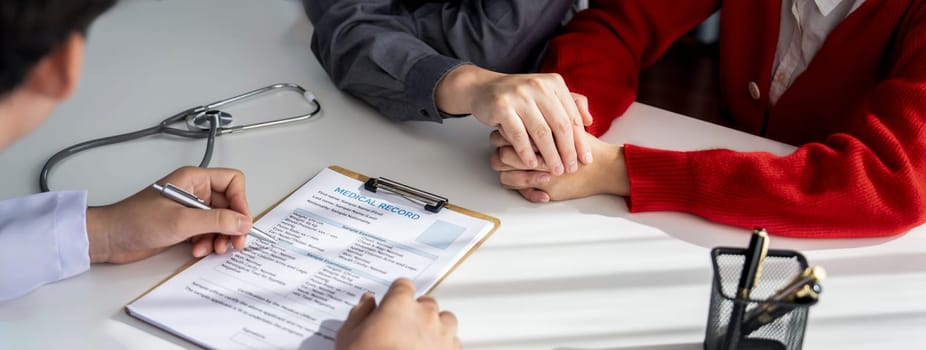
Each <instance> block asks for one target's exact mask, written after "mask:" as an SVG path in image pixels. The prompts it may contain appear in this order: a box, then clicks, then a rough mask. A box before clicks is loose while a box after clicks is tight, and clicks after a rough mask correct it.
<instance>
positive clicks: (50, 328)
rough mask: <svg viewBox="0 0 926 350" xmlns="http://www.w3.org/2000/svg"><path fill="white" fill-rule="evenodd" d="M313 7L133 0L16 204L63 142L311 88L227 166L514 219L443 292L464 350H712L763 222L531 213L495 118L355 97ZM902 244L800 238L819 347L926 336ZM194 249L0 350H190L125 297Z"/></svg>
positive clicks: (655, 126) (11, 308)
mask: <svg viewBox="0 0 926 350" xmlns="http://www.w3.org/2000/svg"><path fill="white" fill-rule="evenodd" d="M311 32H312V27H311V24H309V23H308V21H307V20H306V18H305V16H304V14H303V12H302V9H301V6H300V5H299V2H297V1H286V0H198V1H181V0H166V1H150V0H149V1H140V0H136V1H128V2H123V3H122V4H121V5H119V6H118V7H117V8H115V9H114V10H112V11H111V12H109V13H108V14H106V15H105V16H104V17H102V18H101V19H100V20H99V21H98V22H97V24H96V25H95V26H94V28H93V29H92V31H91V34H90V38H89V45H88V48H87V57H86V60H85V62H86V63H85V71H84V75H83V78H84V79H83V81H82V83H81V85H80V87H79V89H78V91H77V93H76V95H75V96H74V97H73V98H72V99H71V100H70V101H69V102H67V103H65V104H64V105H63V106H61V107H60V108H59V109H58V110H57V111H56V112H55V114H54V115H53V116H52V117H51V118H50V119H49V120H48V121H47V122H46V123H45V124H44V126H42V127H41V128H40V129H39V130H38V131H37V132H35V133H34V134H32V135H30V136H28V137H26V138H25V139H23V140H22V141H21V142H19V143H17V144H16V145H14V146H13V147H11V148H10V149H8V150H6V151H5V152H3V153H2V154H0V169H3V170H2V173H3V181H2V185H0V198H11V197H15V196H22V195H27V194H30V193H33V192H35V191H37V188H38V186H37V180H36V177H37V174H38V172H39V170H40V169H41V166H42V164H43V163H44V161H45V160H46V159H47V158H48V157H49V156H51V155H52V154H53V153H54V152H56V151H57V150H59V149H61V148H63V147H65V146H68V145H71V144H74V143H77V142H80V141H84V140H87V139H90V138H96V137H101V136H107V135H111V134H115V133H121V132H126V131H131V130H135V129H139V128H142V127H147V126H150V125H154V124H155V123H157V122H159V121H160V120H161V119H163V118H165V117H167V116H169V115H172V114H174V113H176V112H179V111H181V110H183V109H186V108H188V107H190V106H193V105H200V104H204V103H207V102H211V101H213V100H217V99H220V98H223V97H226V96H229V95H233V94H236V93H240V92H244V91H248V90H251V89H254V88H257V87H260V86H264V85H268V84H271V83H276V82H293V83H298V84H301V85H302V86H304V87H306V88H308V89H310V90H312V91H314V93H315V94H316V95H317V96H318V97H319V99H320V100H321V102H322V103H323V106H324V112H323V114H322V115H321V116H319V117H318V118H317V119H315V120H312V121H308V122H303V123H299V124H296V125H292V126H286V127H274V128H267V129H264V130H258V131H253V132H250V133H242V134H234V135H227V136H223V137H221V138H220V139H219V140H217V143H216V150H215V157H214V160H213V166H226V167H234V168H239V169H242V170H243V171H244V172H245V173H246V174H247V180H248V199H249V203H250V206H251V210H252V211H254V212H260V211H262V210H263V209H265V208H267V207H269V206H270V205H272V204H273V203H274V202H275V201H277V200H278V199H280V198H282V197H283V196H285V195H286V194H287V193H289V191H291V190H293V189H294V188H296V187H297V186H298V185H300V184H301V183H303V182H304V181H306V180H307V179H308V178H310V177H311V176H313V175H314V174H315V173H316V172H318V171H319V170H320V169H322V168H323V167H326V166H328V165H333V164H336V165H341V166H344V167H346V168H348V169H352V170H356V171H359V172H362V173H365V174H368V175H373V176H386V177H390V178H393V179H396V180H400V181H404V182H408V183H410V184H413V185H416V186H419V187H421V188H424V189H427V190H430V191H433V192H436V193H439V194H442V195H444V196H447V197H449V198H450V199H451V201H452V202H454V203H456V204H457V205H461V206H464V207H468V208H471V209H474V210H477V211H482V212H485V213H488V214H490V215H493V216H496V217H498V218H500V219H501V221H502V226H501V228H500V229H499V230H498V231H497V232H496V233H495V234H494V235H493V236H492V237H491V238H490V239H489V240H488V241H487V242H486V244H485V245H483V246H482V247H481V248H480V249H479V250H478V251H476V252H475V253H474V254H473V255H472V256H471V257H470V258H469V259H468V260H466V261H465V262H464V263H463V264H462V265H461V266H460V267H459V268H458V269H457V270H456V271H455V272H453V273H452V274H451V275H450V276H449V277H448V278H447V279H446V280H445V281H444V282H443V284H442V285H440V286H439V287H438V288H437V289H436V290H435V291H434V293H433V294H434V295H435V296H436V297H437V298H438V300H439V301H440V303H441V306H442V307H444V308H446V309H450V310H452V311H454V312H455V313H456V314H457V316H458V317H459V319H460V337H461V339H462V340H463V343H464V345H465V347H466V348H467V349H560V350H566V349H589V350H591V349H599V350H601V349H646V350H683V349H684V350H688V349H691V350H694V349H701V342H702V341H703V339H704V328H705V323H706V320H707V309H708V298H709V290H710V281H711V267H710V258H709V251H710V248H711V247H714V246H731V245H732V246H743V245H745V244H746V242H747V240H748V236H747V232H745V231H743V230H741V229H736V228H732V227H727V226H722V225H716V224H712V223H709V222H706V221H704V220H702V219H699V218H696V217H693V216H689V215H684V214H677V213H647V214H629V213H628V212H627V208H626V206H625V204H624V201H623V200H622V199H620V198H617V197H608V196H596V197H591V198H586V199H581V200H573V201H566V202H558V203H552V204H531V203H528V202H527V201H525V200H523V199H521V198H520V197H519V196H518V195H517V194H516V193H514V192H510V191H506V190H503V189H501V188H500V187H499V186H498V183H497V177H496V174H495V173H493V172H492V171H491V170H490V169H489V167H488V159H489V155H490V154H491V152H492V148H491V147H490V146H489V144H488V142H487V140H488V134H489V131H490V129H489V128H487V127H484V126H482V125H480V124H478V123H477V122H476V121H474V120H472V119H471V118H464V119H457V120H448V121H446V122H445V123H444V124H443V125H440V124H436V123H424V122H422V123H405V124H395V123H391V122H389V121H387V120H386V119H385V118H383V117H381V116H379V115H378V114H377V113H376V112H375V111H374V110H372V109H371V108H369V107H367V106H365V105H364V104H362V103H361V102H359V101H358V100H356V99H355V98H352V97H350V96H349V95H347V94H345V93H343V92H340V91H338V90H337V89H336V88H335V87H334V85H333V84H332V83H331V81H330V80H329V79H328V77H327V76H326V75H325V73H324V72H323V70H322V69H321V67H320V66H319V64H318V62H317V60H316V59H315V58H314V57H313V56H312V54H311V52H310V50H309V39H310V35H311ZM300 108H304V106H303V105H302V104H300V102H299V100H298V99H295V98H292V96H287V95H279V96H274V97H273V98H271V99H269V100H264V101H263V102H259V103H255V104H253V105H248V106H241V107H238V108H235V109H233V110H232V112H235V113H237V114H236V115H241V116H243V117H242V118H243V119H247V118H256V117H258V116H261V115H265V116H267V117H276V116H278V115H281V113H291V112H293V111H298V110H300ZM604 139H605V140H607V141H609V142H614V143H634V144H639V145H646V146H653V147H666V148H676V149H703V148H713V147H730V148H734V149H739V150H766V151H771V152H775V153H779V154H787V153H788V152H790V151H791V150H792V147H790V146H787V145H782V144H779V143H776V142H771V141H768V140H763V139H761V138H758V137H754V136H750V135H746V134H743V133H740V132H737V131H733V130H730V129H725V128H721V127H718V126H714V125H711V124H707V123H704V122H701V121H698V120H694V119H690V118H687V117H684V116H680V115H677V114H673V113H670V112H666V111H663V110H659V109H656V108H652V107H648V106H645V105H641V104H636V105H634V106H633V107H632V108H631V109H630V111H628V113H627V115H626V116H624V117H623V118H621V119H620V120H619V121H618V122H616V123H615V124H614V125H613V126H612V128H611V130H610V131H609V132H608V134H606V135H605V136H604ZM203 147H204V144H203V142H202V141H201V140H197V141H187V140H179V141H178V140H175V139H173V138H167V137H155V138H149V139H146V140H143V141H138V142H131V143H128V144H124V145H119V146H111V147H106V148H101V149H98V150H94V151H90V152H89V153H86V154H81V155H78V156H75V157H73V158H71V159H68V160H66V161H64V162H62V163H61V164H60V165H59V167H58V168H57V169H55V171H54V172H53V173H52V176H51V182H50V183H51V187H52V188H53V189H88V190H89V191H90V201H91V203H92V204H103V203H110V202H113V201H116V200H118V199H121V198H124V197H126V196H128V195H130V194H132V193H134V192H135V191H138V190H140V189H142V188H144V187H145V186H147V185H148V184H150V183H152V182H153V181H155V180H157V179H158V178H160V177H161V176H163V175H164V174H166V173H167V172H169V171H170V170H172V169H174V168H176V167H178V166H182V165H189V164H196V163H198V162H199V159H200V157H201V152H202V150H203ZM923 231H924V229H923V228H922V227H920V228H917V229H915V230H913V231H912V232H909V233H907V234H905V235H902V236H900V237H897V238H888V239H863V240H796V239H786V238H779V237H775V238H773V239H772V241H773V242H772V247H773V248H788V249H798V250H800V251H802V252H803V253H804V254H805V255H806V256H807V257H808V259H809V260H810V262H811V264H818V265H821V266H824V267H825V268H827V270H828V271H829V274H830V278H829V279H828V280H827V281H826V282H825V288H826V290H825V292H824V294H823V297H822V299H821V302H820V303H819V304H818V305H816V306H814V307H813V308H812V309H811V311H810V321H809V325H808V327H807V333H806V339H805V343H804V345H805V347H804V348H805V349H872V348H882V349H898V348H904V349H913V348H923V347H924V346H926V332H923V330H924V329H926V298H924V297H926V292H924V290H926V255H924V254H923V252H924V250H926V232H923ZM188 254H189V248H188V247H187V246H185V245H182V246H179V247H175V248H172V249H170V250H168V251H166V252H165V253H163V254H161V255H158V256H155V257H153V258H150V259H148V260H145V261H142V262H138V263H134V264H131V265H121V266H116V265H97V266H94V267H93V268H92V270H91V271H90V272H88V273H85V274H82V275H80V276H77V277H74V278H71V279H69V280H65V281H61V282H58V283H54V284H51V285H47V286H44V287H42V288H40V289H38V290H36V291H35V292H33V293H31V294H29V295H27V296H25V297H23V298H20V299H17V300H14V301H11V302H7V303H4V304H0V348H8V349H29V348H43V349H44V348H81V349H119V348H132V349H170V348H193V347H194V346H193V345H192V344H190V343H187V342H186V341H183V340H181V339H179V338H176V337H174V336H172V335H170V334H168V333H166V332H164V331H161V330H159V329H157V328H155V327H153V326H150V325H148V324H146V323H144V322H141V321H138V320H136V319H133V318H131V317H129V316H127V315H126V314H125V312H124V311H123V306H124V305H125V304H126V303H127V302H129V301H130V300H132V299H133V298H134V297H136V296H138V295H139V294H141V293H142V292H143V291H145V290H147V289H148V288H150V287H151V286H153V285H154V284H155V283H156V282H157V281H159V280H161V279H163V278H164V277H165V276H167V275H169V274H170V273H171V272H172V271H174V270H175V269H177V268H178V267H179V266H181V265H183V264H184V263H186V262H187V261H188V260H189V258H188Z"/></svg>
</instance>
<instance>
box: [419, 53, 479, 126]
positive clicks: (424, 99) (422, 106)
mask: <svg viewBox="0 0 926 350" xmlns="http://www.w3.org/2000/svg"><path fill="white" fill-rule="evenodd" d="M466 63H467V62H465V61H461V60H458V59H455V58H450V57H447V56H442V55H437V54H435V55H429V56H426V57H424V58H422V59H420V60H418V62H416V63H415V64H414V65H413V66H412V68H411V69H409V70H408V76H406V77H405V94H406V97H407V98H408V101H409V103H410V104H411V106H410V107H413V108H415V110H416V111H415V112H416V113H417V115H416V117H417V118H416V120H425V121H434V122H438V123H439V122H441V121H443V119H444V118H456V117H464V116H467V115H468V114H463V115H453V114H447V113H444V112H441V111H440V110H438V109H437V103H436V102H435V101H434V94H435V93H436V92H437V84H439V83H440V81H441V80H443V79H444V76H446V75H447V73H449V72H450V71H451V70H453V69H454V68H456V67H458V66H460V65H462V64H466Z"/></svg>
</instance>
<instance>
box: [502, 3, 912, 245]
mask: <svg viewBox="0 0 926 350" xmlns="http://www.w3.org/2000/svg"><path fill="white" fill-rule="evenodd" d="M720 3H721V2H720V1H707V0H687V1H675V0H638V1H631V0H623V1H619V0H613V1H597V2H596V4H595V6H593V7H594V8H592V9H589V10H586V11H583V12H582V13H580V14H579V15H577V16H576V17H575V18H574V19H573V21H572V22H570V23H569V24H568V25H567V27H566V28H565V31H564V33H563V34H562V35H560V36H558V37H557V38H555V39H554V40H553V42H552V43H551V47H550V51H549V53H548V56H547V57H546V61H545V64H544V69H545V70H546V71H551V72H558V73H559V74H561V75H562V76H563V78H564V79H565V81H566V83H567V85H568V86H569V88H570V89H571V90H573V91H574V92H576V93H579V94H583V95H585V96H587V97H588V100H589V104H590V110H591V112H592V115H593V116H594V118H595V120H594V123H593V124H592V125H590V126H589V127H588V128H587V129H588V132H589V133H591V134H592V135H594V136H599V135H601V134H602V133H604V131H606V130H607V129H608V128H609V127H610V124H611V122H612V121H613V119H614V118H616V117H617V116H620V115H621V114H622V113H624V111H625V110H626V109H627V107H628V106H629V105H630V103H631V102H633V100H634V99H635V91H636V88H637V81H638V77H639V72H640V69H641V68H642V67H644V66H646V65H649V64H651V63H653V62H654V61H655V60H656V59H657V58H658V57H659V56H660V55H661V54H662V53H663V52H664V51H665V50H666V48H667V47H668V46H669V45H670V44H671V43H672V42H673V41H674V40H675V39H677V38H678V37H680V36H681V35H683V34H684V33H686V32H687V31H689V30H690V29H692V28H693V27H694V26H696V25H697V24H698V23H700V22H701V21H702V20H704V19H705V18H707V17H708V16H709V15H710V14H711V13H713V12H714V11H715V10H717V9H718V8H720V9H721V10H722V11H721V34H720V38H721V39H720V56H721V57H720V58H721V67H722V72H721V77H720V78H721V82H722V86H723V93H724V97H725V100H726V104H727V109H728V111H729V115H730V118H731V121H732V125H733V127H735V128H737V129H739V130H743V131H746V132H749V133H752V134H756V135H761V136H764V137H767V138H771V139H774V140H778V141H782V142H786V143H790V144H794V145H799V148H798V149H797V150H796V151H795V152H794V153H793V154H790V155H787V156H776V155H773V154H769V153H764V152H736V151H731V150H724V149H717V150H704V151H694V152H679V151H672V150H660V149H651V148H646V147H640V146H634V145H629V144H628V145H624V146H623V147H621V146H616V145H608V144H605V143H603V142H601V141H597V142H593V144H594V146H593V152H594V159H595V161H594V163H592V164H589V165H586V166H583V167H582V169H580V171H578V172H576V173H572V174H566V175H562V176H551V175H550V174H548V173H546V172H544V169H542V168H536V169H526V167H524V166H523V164H521V163H520V162H518V161H517V159H516V157H515V158H512V157H511V149H510V147H507V146H506V144H507V142H506V141H505V140H504V137H503V135H500V134H498V133H495V134H494V135H493V137H492V140H493V143H494V144H495V145H496V146H499V149H498V152H496V154H495V156H493V168H495V169H496V170H498V171H500V173H501V174H500V180H501V182H502V184H503V185H504V186H505V187H508V188H512V189H517V190H520V192H521V194H522V195H523V196H524V197H526V198H527V199H529V200H532V201H540V202H543V201H548V200H561V199H570V198H577V197H583V196H588V195H593V194H599V193H610V194H615V195H621V196H626V200H627V205H628V207H629V209H630V211H631V212H646V211H681V212H687V213H691V214H695V215H699V216H702V217H704V218H707V219H709V220H711V221H715V222H719V223H724V224H729V225H735V226H741V227H747V228H749V227H754V226H762V227H765V228H767V229H769V231H770V232H773V233H777V234H779V235H787V236H796V237H815V238H822V237H830V238H835V237H873V236H887V235H895V234H898V233H901V232H904V231H906V230H909V229H910V228H912V227H915V226H917V225H920V224H922V223H923V222H924V221H926V1H919V0H828V1H824V0H816V1H814V0H768V1H723V5H722V6H721V4H720ZM541 163H542V162H541Z"/></svg>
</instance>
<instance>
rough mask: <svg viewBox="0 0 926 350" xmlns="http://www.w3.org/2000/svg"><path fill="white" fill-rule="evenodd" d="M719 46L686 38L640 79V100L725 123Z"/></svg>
mask: <svg viewBox="0 0 926 350" xmlns="http://www.w3.org/2000/svg"><path fill="white" fill-rule="evenodd" d="M717 57H718V47H717V44H703V43H700V42H698V41H697V40H695V39H693V38H688V37H686V38H682V39H680V40H679V41H678V42H676V43H675V44H674V45H672V47H671V48H669V50H668V51H666V54H665V55H663V57H662V58H661V59H660V60H659V61H657V62H656V63H655V64H654V65H653V66H651V67H649V68H646V69H645V70H643V72H642V73H641V75H640V87H639V90H638V96H637V100H638V101H640V102H643V103H646V104H649V105H653V106H657V107H659V108H663V109H667V110H670V111H673V112H676V113H680V114H684V115H687V116H691V117H695V118H698V119H702V120H706V121H709V122H713V123H718V124H722V123H721V119H720V113H721V110H722V101H721V99H720V82H719V80H720V78H719V67H720V65H719V63H718V58H717Z"/></svg>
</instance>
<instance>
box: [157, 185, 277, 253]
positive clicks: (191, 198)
mask: <svg viewBox="0 0 926 350" xmlns="http://www.w3.org/2000/svg"><path fill="white" fill-rule="evenodd" d="M151 188H154V189H155V190H156V191H158V192H159V193H161V195H162V196H164V197H167V198H169V199H171V200H173V201H174V202H177V203H180V204H183V205H185V206H187V207H190V208H198V209H206V210H211V209H212V207H210V206H209V205H207V204H206V202H203V200H202V199H199V197H196V196H195V195H193V194H192V193H190V192H187V191H184V190H183V189H182V188H180V187H177V186H174V185H172V184H170V183H166V184H164V186H161V185H158V184H152V185H151ZM248 234H249V235H252V236H254V237H257V238H260V239H262V240H265V241H267V242H270V243H273V244H277V241H276V240H275V239H273V238H272V237H270V235H268V234H266V233H264V232H263V231H261V230H259V229H258V228H257V227H254V226H252V227H251V232H249V233H248Z"/></svg>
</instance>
